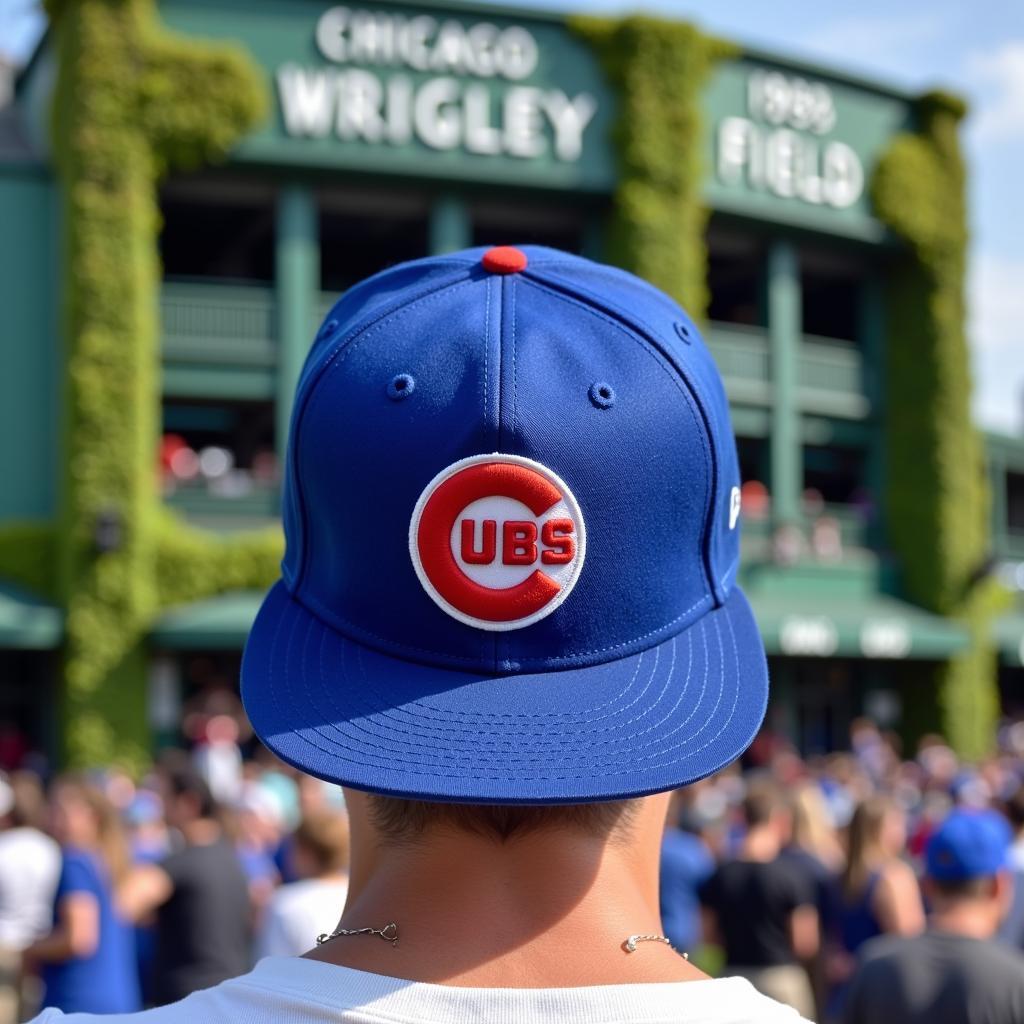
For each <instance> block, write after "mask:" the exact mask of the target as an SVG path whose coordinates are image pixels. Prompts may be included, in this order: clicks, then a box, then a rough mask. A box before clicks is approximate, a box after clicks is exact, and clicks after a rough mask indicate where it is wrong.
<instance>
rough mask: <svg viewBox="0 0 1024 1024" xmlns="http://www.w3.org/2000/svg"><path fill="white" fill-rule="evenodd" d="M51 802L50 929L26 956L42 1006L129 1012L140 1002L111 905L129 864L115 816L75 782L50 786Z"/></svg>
mask: <svg viewBox="0 0 1024 1024" xmlns="http://www.w3.org/2000/svg"><path fill="white" fill-rule="evenodd" d="M50 799H51V812H52V816H53V832H54V835H55V837H56V838H57V839H58V841H59V842H60V844H61V851H62V854H63V863H62V866H61V873H60V880H59V882H58V883H57V892H56V895H55V897H54V909H53V930H52V931H51V932H50V934H49V935H47V936H45V937H44V938H42V939H40V940H39V941H38V942H37V943H35V944H34V945H33V946H30V947H29V948H28V949H27V950H26V951H25V961H26V966H29V967H31V966H38V967H40V968H41V973H42V978H43V982H44V984H45V986H46V1005H47V1006H53V1007H57V1008H58V1009H61V1010H63V1011H64V1012H65V1013H132V1012H134V1011H136V1010H139V1009H141V1005H142V1001H141V997H140V995H139V982H138V976H137V974H136V965H135V948H134V935H133V932H132V928H131V926H130V925H129V924H128V923H127V922H125V921H124V920H122V919H121V917H120V916H119V915H118V913H117V910H116V907H115V900H114V892H115V885H116V883H117V881H118V880H119V879H120V878H121V877H122V876H123V874H124V872H125V870H126V868H127V865H128V854H127V847H126V844H125V840H124V835H123V833H122V831H121V824H120V821H119V819H118V816H117V812H116V811H115V810H114V808H113V807H112V806H111V804H110V803H109V801H108V800H107V799H106V798H105V797H104V796H103V794H102V793H100V792H99V791H98V790H97V789H95V788H94V787H92V786H90V785H88V784H86V783H84V782H82V781H81V780H79V779H76V778H65V779H61V780H59V781H58V782H57V783H55V785H54V787H53V790H52V792H51V798H50Z"/></svg>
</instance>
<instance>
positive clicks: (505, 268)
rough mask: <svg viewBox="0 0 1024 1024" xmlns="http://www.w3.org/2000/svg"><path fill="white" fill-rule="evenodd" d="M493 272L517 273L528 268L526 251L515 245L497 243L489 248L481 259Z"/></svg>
mask: <svg viewBox="0 0 1024 1024" xmlns="http://www.w3.org/2000/svg"><path fill="white" fill-rule="evenodd" d="M480 262H481V263H483V265H484V270H489V271H490V272H491V273H492V274H517V273H518V272H519V271H520V270H525V269H526V263H527V260H526V253H525V252H523V251H522V250H521V249H517V248H516V247H515V246H514V245H496V246H495V247H494V248H493V249H488V250H487V252H485V253H484V255H483V259H482V260H481V261H480Z"/></svg>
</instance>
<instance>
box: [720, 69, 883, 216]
mask: <svg viewBox="0 0 1024 1024" xmlns="http://www.w3.org/2000/svg"><path fill="white" fill-rule="evenodd" d="M746 93H747V109H746V116H744V117H739V116H731V117H725V118H722V120H721V121H720V122H719V125H718V146H717V159H716V163H715V167H716V171H717V173H718V177H719V178H720V179H721V180H722V181H723V182H725V183H726V184H737V183H739V182H745V183H746V185H747V186H748V187H749V188H751V189H753V190H755V191H768V192H771V193H772V194H773V195H775V196H778V197H779V198H781V199H797V200H800V201H802V202H805V203H811V204H813V205H815V206H819V205H822V204H824V205H827V206H834V207H838V208H843V207H847V206H851V205H852V204H853V203H855V202H856V201H857V200H858V199H859V198H860V196H861V194H862V193H863V191H864V168H863V166H862V165H861V162H860V158H859V157H858V156H857V154H856V153H855V152H854V150H853V149H852V147H850V146H849V145H847V144H846V143H845V142H842V141H841V140H839V139H834V138H832V139H828V138H824V137H825V136H826V135H828V134H829V133H830V132H832V131H833V130H834V129H835V128H837V127H838V126H837V116H836V106H835V101H834V99H833V96H832V90H831V89H829V87H828V86H827V85H825V84H824V83H823V82H815V81H809V80H808V79H806V78H802V77H800V76H794V75H785V74H783V73H782V72H780V71H768V70H758V71H754V72H752V73H751V74H750V75H749V76H748V78H747V89H746Z"/></svg>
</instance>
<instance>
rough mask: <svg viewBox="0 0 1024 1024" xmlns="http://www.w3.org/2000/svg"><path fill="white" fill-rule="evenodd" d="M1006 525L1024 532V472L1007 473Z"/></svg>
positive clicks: (1013, 529)
mask: <svg viewBox="0 0 1024 1024" xmlns="http://www.w3.org/2000/svg"><path fill="white" fill-rule="evenodd" d="M1006 527H1007V529H1008V530H1010V531H1011V532H1013V533H1024V473H1012V472H1011V473H1007V474H1006Z"/></svg>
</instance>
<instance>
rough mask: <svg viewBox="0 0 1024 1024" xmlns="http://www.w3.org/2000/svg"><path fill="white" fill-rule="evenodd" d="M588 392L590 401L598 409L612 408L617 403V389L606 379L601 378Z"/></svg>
mask: <svg viewBox="0 0 1024 1024" xmlns="http://www.w3.org/2000/svg"><path fill="white" fill-rule="evenodd" d="M588 394H589V395H590V401H591V402H593V403H594V405H595V406H597V408H598V409H610V408H611V407H612V406H613V405H614V404H615V389H614V388H613V387H612V386H611V384H606V383H605V382H604V381H601V380H599V381H596V382H595V383H593V384H591V385H590V391H589V392H588Z"/></svg>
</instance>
